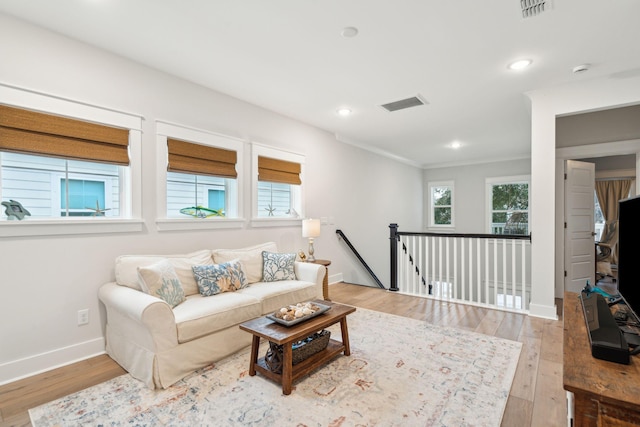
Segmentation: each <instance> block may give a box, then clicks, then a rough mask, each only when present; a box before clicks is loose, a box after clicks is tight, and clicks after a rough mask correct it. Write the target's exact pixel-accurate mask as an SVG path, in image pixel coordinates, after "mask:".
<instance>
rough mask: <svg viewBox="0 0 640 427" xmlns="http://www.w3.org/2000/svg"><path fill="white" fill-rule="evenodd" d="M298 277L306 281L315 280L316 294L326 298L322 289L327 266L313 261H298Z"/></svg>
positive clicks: (295, 268)
mask: <svg viewBox="0 0 640 427" xmlns="http://www.w3.org/2000/svg"><path fill="white" fill-rule="evenodd" d="M294 271H295V274H296V279H298V280H303V281H305V282H313V283H315V284H316V296H317V297H318V298H320V299H324V293H323V291H322V282H323V280H324V275H325V273H326V271H327V270H326V268H325V267H324V266H323V265H321V264H313V263H311V262H298V261H296V262H295V264H294Z"/></svg>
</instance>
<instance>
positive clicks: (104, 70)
mask: <svg viewBox="0 0 640 427" xmlns="http://www.w3.org/2000/svg"><path fill="white" fill-rule="evenodd" d="M0 58H3V60H2V61H1V62H0V83H2V84H5V85H12V86H17V87H22V88H27V89H30V90H35V91H38V92H43V93H47V94H51V95H54V96H60V97H63V98H68V99H72V100H77V101H80V102H86V103H88V104H92V105H96V106H101V107H106V108H111V109H115V110H119V111H125V112H130V113H133V114H138V115H140V116H142V117H143V118H144V120H143V128H142V131H143V134H142V168H143V177H142V188H143V199H142V211H143V220H144V223H145V224H144V227H143V231H142V232H140V233H121V234H96V235H74V236H50V237H41V238H38V237H35V238H34V237H28V238H27V237H23V238H16V237H3V236H0V252H1V253H2V258H1V259H2V261H1V269H0V271H1V272H2V279H1V281H0V289H1V294H2V310H0V383H4V382H7V381H10V380H13V379H16V378H19V377H22V376H27V375H30V374H33V373H35V372H37V371H41V370H46V369H49V368H52V367H54V366H56V365H61V364H66V363H70V362H72V361H74V360H76V359H81V358H86V357H88V356H90V355H92V354H96V353H99V352H101V351H103V349H104V342H103V329H104V323H105V319H104V312H103V309H102V308H101V307H100V303H99V301H98V298H97V291H98V288H99V287H100V285H102V284H103V283H105V282H108V281H111V280H113V275H114V272H113V262H114V259H115V257H117V256H118V255H121V254H125V253H183V252H189V251H193V250H197V249H203V248H220V247H233V248H238V247H242V246H246V245H251V244H255V243H260V242H263V241H270V240H273V241H275V242H277V243H278V246H279V249H281V250H287V251H293V250H296V249H298V248H302V249H305V250H306V248H307V243H306V241H305V240H304V239H303V238H302V237H301V230H300V227H283V228H255V229H252V228H250V226H249V225H248V224H245V225H244V226H243V227H242V228H239V229H231V230H212V231H193V232H189V231H185V232H158V231H157V229H156V225H155V218H156V214H158V215H160V216H161V215H163V212H159V213H157V212H156V203H155V196H156V194H157V193H158V192H161V191H164V189H163V188H157V187H156V185H155V176H156V167H158V165H157V164H156V161H155V159H156V149H155V120H157V119H160V120H165V121H169V122H172V123H176V124H181V125H185V126H189V127H194V128H198V129H204V130H209V131H213V132H219V133H223V134H226V135H230V136H234V137H239V138H242V139H245V140H247V141H249V140H254V141H258V142H261V143H263V144H268V145H272V146H275V147H280V148H283V149H287V150H291V151H294V152H297V153H300V154H303V155H305V156H306V180H305V186H306V195H307V198H306V199H307V201H306V214H307V216H312V217H333V218H334V224H328V225H324V226H323V227H322V235H321V236H320V237H319V238H317V239H316V241H315V249H316V257H317V258H326V259H330V260H331V261H332V264H331V266H330V275H331V277H332V278H333V279H340V278H344V280H345V281H348V282H355V283H364V284H369V285H371V284H372V281H371V280H370V279H369V278H368V276H367V275H366V272H365V270H364V269H363V268H362V267H361V266H359V264H358V263H357V261H356V259H355V257H353V256H352V255H351V254H350V253H349V251H348V249H347V248H346V246H345V245H344V243H343V242H340V241H339V240H338V239H337V237H336V235H335V229H336V228H340V229H342V230H343V231H344V232H345V234H346V235H347V237H348V238H349V239H350V240H351V242H352V243H353V244H354V246H356V248H357V249H358V250H359V251H360V253H361V255H362V257H363V258H364V259H365V260H366V261H367V262H368V263H369V265H370V266H371V268H372V269H373V271H374V272H375V273H376V274H377V275H378V277H379V278H380V279H381V280H382V282H383V283H385V285H387V286H388V283H389V239H388V235H389V231H388V225H389V224H390V223H399V224H402V226H403V228H404V229H411V230H419V229H420V227H421V226H422V206H423V201H422V194H423V189H422V171H421V170H420V169H418V168H415V167H412V166H409V165H407V164H403V163H398V162H396V161H394V160H390V159H388V158H385V157H382V156H380V155H377V154H373V153H370V152H366V151H363V150H361V149H359V148H356V147H353V146H350V145H345V144H342V143H340V142H338V141H336V139H335V137H334V135H332V134H330V133H328V132H325V131H322V130H319V129H317V128H314V127H311V126H308V125H306V124H303V123H300V122H298V121H295V120H293V119H290V118H287V117H283V116H281V115H279V114H276V113H273V112H270V111H267V110H264V109H262V108H259V107H257V106H254V105H251V104H248V103H246V102H243V101H240V100H237V99H234V98H231V97H229V96H226V95H224V94H221V93H218V92H215V91H212V90H209V89H205V88H203V87H200V86H198V85H195V84H192V83H190V82H187V81H184V80H180V79H177V78H174V77H172V76H169V75H167V74H164V73H161V72H158V71H155V70H152V69H149V68H147V67H144V66H142V65H140V64H137V63H134V62H132V61H129V60H126V59H123V58H121V57H118V56H114V55H111V54H109V53H106V52H104V51H101V50H98V49H95V48H92V47H89V46H87V45H84V44H82V43H80V42H77V41H73V40H70V39H67V38H63V37H61V36H58V35H56V34H54V33H50V32H48V31H44V30H41V29H38V28H36V27H33V26H30V25H28V24H25V23H23V22H21V21H17V20H15V19H13V18H10V17H8V16H5V15H0ZM220 60H224V58H221V59H220ZM0 102H2V100H1V99H0ZM245 170H249V169H248V168H246V169H245ZM248 181H249V180H246V186H247V188H245V191H249V185H250V183H249V182H248ZM245 208H246V210H247V213H246V215H245V217H246V218H247V219H248V218H249V213H248V212H249V206H245ZM85 308H88V309H89V310H90V323H89V325H86V326H81V327H79V326H77V325H76V314H77V311H78V310H79V309H85Z"/></svg>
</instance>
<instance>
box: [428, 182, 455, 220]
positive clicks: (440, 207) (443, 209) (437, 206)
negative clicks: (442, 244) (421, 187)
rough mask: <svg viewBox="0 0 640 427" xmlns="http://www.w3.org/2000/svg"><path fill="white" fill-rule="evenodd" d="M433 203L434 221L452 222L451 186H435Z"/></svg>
mask: <svg viewBox="0 0 640 427" xmlns="http://www.w3.org/2000/svg"><path fill="white" fill-rule="evenodd" d="M431 191H432V192H431V198H432V203H433V223H434V224H435V225H450V224H451V188H449V187H433V188H432V190H431Z"/></svg>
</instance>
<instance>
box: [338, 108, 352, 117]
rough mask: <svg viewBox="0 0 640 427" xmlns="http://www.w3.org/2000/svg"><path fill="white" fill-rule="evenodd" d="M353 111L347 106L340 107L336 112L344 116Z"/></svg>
mask: <svg viewBox="0 0 640 427" xmlns="http://www.w3.org/2000/svg"><path fill="white" fill-rule="evenodd" d="M351 112H352V111H351V109H350V108H346V107H343V108H338V109H337V110H336V113H338V115H339V116H342V117H347V116H348V115H350V114H351Z"/></svg>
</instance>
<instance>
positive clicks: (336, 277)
mask: <svg viewBox="0 0 640 427" xmlns="http://www.w3.org/2000/svg"><path fill="white" fill-rule="evenodd" d="M340 282H344V278H343V277H342V273H336V274H330V275H329V284H330V285H333V284H334V283H340Z"/></svg>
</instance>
